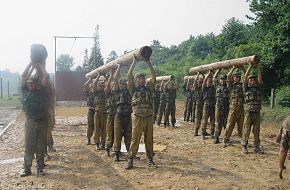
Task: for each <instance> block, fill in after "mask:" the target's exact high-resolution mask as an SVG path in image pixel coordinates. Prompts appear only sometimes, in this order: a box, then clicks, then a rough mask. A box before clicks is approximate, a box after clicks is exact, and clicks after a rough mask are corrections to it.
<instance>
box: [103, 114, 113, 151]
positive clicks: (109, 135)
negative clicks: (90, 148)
mask: <svg viewBox="0 0 290 190" xmlns="http://www.w3.org/2000/svg"><path fill="white" fill-rule="evenodd" d="M114 118H115V116H114V115H108V117H107V122H106V145H105V147H106V148H108V149H110V148H112V146H113V143H114Z"/></svg>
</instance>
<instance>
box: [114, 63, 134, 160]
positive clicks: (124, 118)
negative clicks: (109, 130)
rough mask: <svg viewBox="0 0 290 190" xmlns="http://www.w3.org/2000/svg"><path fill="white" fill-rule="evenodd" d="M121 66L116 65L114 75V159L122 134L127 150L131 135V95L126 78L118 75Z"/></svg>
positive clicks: (116, 158)
mask: <svg viewBox="0 0 290 190" xmlns="http://www.w3.org/2000/svg"><path fill="white" fill-rule="evenodd" d="M120 70H121V66H120V65H118V68H117V71H116V73H115V76H114V83H115V87H114V94H115V99H116V100H115V101H116V106H117V113H116V116H115V123H114V152H115V161H117V162H118V161H120V153H121V142H122V136H124V143H125V146H126V150H127V151H128V152H129V149H130V144H131V137H132V120H131V113H132V107H131V100H132V96H131V94H130V92H129V90H128V86H127V80H126V79H121V77H120Z"/></svg>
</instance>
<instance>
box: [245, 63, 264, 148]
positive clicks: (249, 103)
mask: <svg viewBox="0 0 290 190" xmlns="http://www.w3.org/2000/svg"><path fill="white" fill-rule="evenodd" d="M251 68H252V64H250V65H249V68H248V70H247V72H246V74H245V82H244V92H245V108H246V109H245V120H244V126H243V137H242V145H243V152H244V153H245V154H247V153H248V140H249V136H250V132H251V128H252V126H253V130H252V131H253V133H254V146H255V153H258V154H263V151H262V150H261V148H260V110H261V100H262V98H261V86H260V85H261V84H262V72H261V65H260V64H258V65H257V70H258V79H257V77H256V76H255V75H250V76H249V72H250V70H251ZM248 76H249V78H248Z"/></svg>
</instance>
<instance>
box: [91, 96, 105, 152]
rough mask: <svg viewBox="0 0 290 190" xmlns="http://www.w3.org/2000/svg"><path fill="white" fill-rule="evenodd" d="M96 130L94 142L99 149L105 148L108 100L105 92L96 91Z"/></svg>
mask: <svg viewBox="0 0 290 190" xmlns="http://www.w3.org/2000/svg"><path fill="white" fill-rule="evenodd" d="M94 96H95V120H94V124H95V129H94V133H95V134H94V142H95V144H96V145H97V147H99V146H100V145H101V146H102V148H104V146H105V141H106V121H107V113H106V111H107V110H106V100H105V92H104V91H96V92H95V94H94Z"/></svg>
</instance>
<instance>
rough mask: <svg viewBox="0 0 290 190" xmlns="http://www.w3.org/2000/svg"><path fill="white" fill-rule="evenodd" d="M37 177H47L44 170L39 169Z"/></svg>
mask: <svg viewBox="0 0 290 190" xmlns="http://www.w3.org/2000/svg"><path fill="white" fill-rule="evenodd" d="M37 176H45V173H44V171H43V169H40V168H38V169H37Z"/></svg>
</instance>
